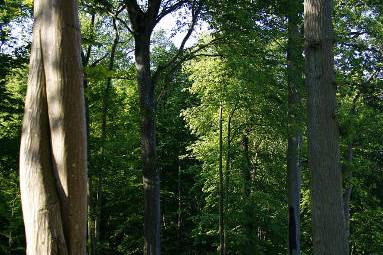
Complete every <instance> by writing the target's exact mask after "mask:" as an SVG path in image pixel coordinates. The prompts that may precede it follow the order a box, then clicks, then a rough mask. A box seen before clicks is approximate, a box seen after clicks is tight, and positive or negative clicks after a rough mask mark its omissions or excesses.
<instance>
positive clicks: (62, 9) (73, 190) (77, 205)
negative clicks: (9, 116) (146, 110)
mask: <svg viewBox="0 0 383 255" xmlns="http://www.w3.org/2000/svg"><path fill="white" fill-rule="evenodd" d="M34 16H35V23H34V30H33V46H32V52H31V59H30V74H29V80H28V91H27V97H26V103H25V113H24V121H23V132H22V138H21V146H20V188H21V197H22V207H23V216H24V221H25V230H26V240H27V254H28V255H41V254H69V255H72V254H85V251H86V249H85V246H86V220H87V217H86V216H87V206H86V205H87V173H86V127H85V110H84V97H83V86H82V85H83V77H82V68H81V54H80V33H79V22H78V16H77V4H76V1H69V0H68V1H59V0H47V1H38V0H36V1H35V2H34Z"/></svg>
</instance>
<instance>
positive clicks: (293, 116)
mask: <svg viewBox="0 0 383 255" xmlns="http://www.w3.org/2000/svg"><path fill="white" fill-rule="evenodd" d="M302 4H303V1H300V0H295V1H292V2H291V3H288V5H287V15H286V16H287V19H288V21H287V85H288V144H287V176H288V178H287V191H288V206H289V209H288V214H289V231H288V237H289V242H288V245H289V254H292V255H297V254H300V206H299V204H300V189H301V174H300V158H299V149H300V144H301V137H302V130H301V126H302V123H301V119H302V117H301V115H302V103H301V91H302V85H303V79H302V75H303V70H302V69H303V67H302V61H303V59H302V52H303V44H302V40H301V37H302V36H301V35H300V33H299V22H300V18H299V11H300V10H301V7H302Z"/></svg>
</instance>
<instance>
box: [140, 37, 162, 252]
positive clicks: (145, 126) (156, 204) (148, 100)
mask: <svg viewBox="0 0 383 255" xmlns="http://www.w3.org/2000/svg"><path fill="white" fill-rule="evenodd" d="M135 42H136V43H135V56H136V69H137V81H138V87H139V94H140V111H141V146H142V160H143V183H144V237H145V244H144V254H148V255H149V254H151V255H152V254H153V255H154V254H156V255H157V254H160V221H161V216H160V175H159V171H158V169H157V167H156V137H155V99H154V83H153V81H152V79H151V73H150V36H147V35H140V36H136V38H135Z"/></svg>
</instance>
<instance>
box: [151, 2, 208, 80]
mask: <svg viewBox="0 0 383 255" xmlns="http://www.w3.org/2000/svg"><path fill="white" fill-rule="evenodd" d="M201 7H202V6H201V4H200V3H197V0H196V1H194V2H193V6H192V20H191V23H190V27H189V29H188V31H187V33H186V35H185V36H184V38H183V40H182V42H181V45H180V47H179V48H178V50H177V52H176V53H175V55H174V56H173V57H172V58H171V59H170V60H169V61H168V62H167V63H166V64H164V65H162V66H159V67H158V68H157V70H156V71H155V73H154V74H153V79H154V80H156V79H157V77H158V75H159V74H160V73H161V72H163V71H164V70H166V69H168V68H169V67H170V66H171V65H173V64H174V63H175V62H177V59H179V58H180V57H181V56H182V55H183V54H184V49H185V44H186V42H187V41H188V40H189V38H190V36H191V35H192V33H193V31H194V27H195V25H196V24H197V21H198V16H199V14H200V12H201Z"/></svg>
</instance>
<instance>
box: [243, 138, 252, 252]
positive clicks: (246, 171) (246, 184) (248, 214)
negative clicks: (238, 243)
mask: <svg viewBox="0 0 383 255" xmlns="http://www.w3.org/2000/svg"><path fill="white" fill-rule="evenodd" d="M242 148H243V157H244V161H245V162H244V167H243V170H242V176H243V197H244V199H245V208H244V212H243V213H244V223H243V227H244V231H245V233H246V237H245V240H244V243H243V248H242V249H243V250H242V254H244V255H252V254H254V252H255V242H254V241H255V240H254V238H253V237H254V229H255V224H254V218H253V207H252V205H251V202H250V195H251V189H252V187H251V186H252V182H253V181H252V176H251V172H252V163H251V160H250V155H249V138H248V136H247V135H246V134H243V136H242ZM254 172H255V171H254ZM253 179H254V180H255V173H254V176H253Z"/></svg>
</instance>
